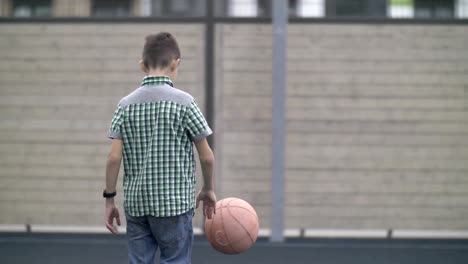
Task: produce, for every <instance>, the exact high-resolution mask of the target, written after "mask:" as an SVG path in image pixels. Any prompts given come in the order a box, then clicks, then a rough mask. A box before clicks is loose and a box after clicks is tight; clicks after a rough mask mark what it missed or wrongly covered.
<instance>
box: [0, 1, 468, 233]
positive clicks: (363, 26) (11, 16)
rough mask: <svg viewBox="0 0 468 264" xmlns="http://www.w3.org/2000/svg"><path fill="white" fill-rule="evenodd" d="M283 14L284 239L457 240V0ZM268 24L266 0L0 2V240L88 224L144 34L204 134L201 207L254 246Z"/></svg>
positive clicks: (466, 100)
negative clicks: (209, 160)
mask: <svg viewBox="0 0 468 264" xmlns="http://www.w3.org/2000/svg"><path fill="white" fill-rule="evenodd" d="M288 2H289V15H290V19H289V25H288V31H287V61H285V64H286V67H287V75H286V78H287V85H286V94H287V97H286V108H287V111H286V128H285V129H286V151H285V157H286V169H285V208H284V209H285V211H284V221H285V222H284V224H285V226H284V228H285V229H286V230H287V231H288V232H287V234H289V235H297V236H304V235H307V234H313V232H314V230H355V231H363V232H368V231H369V232H371V231H376V230H377V231H378V230H383V232H384V235H386V234H387V230H395V231H394V232H397V230H401V231H405V230H406V231H411V230H412V231H418V232H426V231H427V232H439V231H447V230H448V231H450V232H451V234H452V235H453V234H455V235H457V234H462V233H463V232H465V234H466V230H468V161H467V160H468V159H467V158H468V113H467V111H468V50H467V47H468V20H467V19H468V0H294V1H293V0H290V1H288ZM271 11H272V5H271V1H267V0H224V1H209V0H171V1H170V0H112V1H111V0H36V1H32V0H31V1H28V0H0V16H2V17H1V18H0V167H1V170H0V224H1V225H2V226H3V228H4V230H10V229H15V228H20V229H21V228H23V227H24V226H26V225H27V226H28V227H29V228H32V230H33V231H34V230H35V228H36V229H37V230H40V229H41V228H43V229H45V230H50V229H53V228H58V229H60V228H62V229H63V230H66V229H67V228H68V227H71V226H74V227H78V228H83V230H99V231H103V230H104V229H105V227H104V222H103V218H104V201H103V198H102V189H103V188H104V171H105V161H106V156H107V153H108V151H109V149H110V140H108V139H107V138H106V132H107V129H108V127H109V124H110V120H111V118H112V114H113V111H114V110H115V107H116V105H117V103H118V101H119V100H120V98H122V97H123V96H125V95H127V94H128V93H130V92H131V91H133V90H134V89H135V88H137V87H138V85H139V83H140V81H141V78H142V77H143V74H142V73H141V72H139V68H138V61H139V59H140V56H141V51H142V47H143V43H144V37H145V36H146V35H148V34H152V33H158V32H160V31H169V32H171V33H173V34H174V35H175V37H176V38H177V40H178V42H179V45H180V48H181V52H182V62H181V68H180V71H179V79H178V80H177V81H176V86H177V87H179V88H180V89H183V90H185V91H187V92H189V93H191V94H192V95H193V96H194V97H195V98H196V99H197V101H198V102H199V104H200V105H201V106H202V108H203V110H204V113H205V115H206V117H207V119H208V121H209V123H210V125H211V126H212V127H213V128H214V131H215V134H214V136H212V138H211V139H210V143H211V145H212V146H213V148H214V150H215V154H216V159H217V169H216V170H217V171H216V177H217V189H218V197H219V198H225V197H231V196H235V197H240V198H243V199H245V200H247V201H249V202H250V203H251V204H252V205H253V206H254V207H255V208H256V210H257V213H258V215H259V218H260V224H261V228H262V234H263V235H268V234H269V232H270V231H269V230H270V213H271V195H272V194H271V174H272V171H271V165H272V164H271V148H272V147H271V145H272V142H271V118H272V103H271V102H272V37H273V35H272V26H271V13H272V12H271ZM122 178H123V175H122V174H121V175H120V182H119V184H118V186H119V189H118V191H119V194H118V200H117V201H118V203H119V205H120V208H122V207H121V205H122V199H123V193H122ZM199 181H200V182H201V175H200V170H199ZM194 225H195V227H197V228H199V230H201V228H202V225H203V223H202V218H201V217H200V214H198V215H197V217H196V220H195V222H194ZM48 228H49V229H48ZM395 234H396V233H395Z"/></svg>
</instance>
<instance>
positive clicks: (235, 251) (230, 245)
mask: <svg viewBox="0 0 468 264" xmlns="http://www.w3.org/2000/svg"><path fill="white" fill-rule="evenodd" d="M229 202H231V201H229ZM229 202H228V204H227V205H226V207H227V206H229ZM221 208H222V207H221ZM228 212H229V209H228ZM229 213H230V212H229ZM221 225H222V226H223V231H224V234H225V235H226V238H227V240H228V241H229V243H228V245H229V247H230V248H231V249H232V251H234V253H236V254H239V253H240V252H237V250H235V249H234V248H233V247H232V244H231V239H229V237H228V233H227V232H226V229H225V228H224V221H223V210H221Z"/></svg>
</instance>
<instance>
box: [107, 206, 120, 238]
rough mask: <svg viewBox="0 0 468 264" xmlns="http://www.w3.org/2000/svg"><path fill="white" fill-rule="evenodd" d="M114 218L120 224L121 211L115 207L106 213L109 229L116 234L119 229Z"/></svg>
mask: <svg viewBox="0 0 468 264" xmlns="http://www.w3.org/2000/svg"><path fill="white" fill-rule="evenodd" d="M114 218H115V219H116V221H117V224H118V225H120V216H119V211H118V210H117V209H114V210H113V211H111V212H110V213H108V215H106V227H107V229H108V230H109V231H110V232H111V233H112V234H114V235H116V234H117V233H118V232H117V229H116V228H115V227H114V224H113V223H114Z"/></svg>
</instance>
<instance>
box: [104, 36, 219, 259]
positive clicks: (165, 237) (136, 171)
mask: <svg viewBox="0 0 468 264" xmlns="http://www.w3.org/2000/svg"><path fill="white" fill-rule="evenodd" d="M179 63H180V50H179V47H178V44H177V42H176V40H175V38H174V37H173V36H172V35H171V34H170V33H159V34H157V35H149V36H147V37H146V43H145V45H144V48H143V58H142V60H141V61H140V68H141V70H142V71H143V72H144V73H145V74H146V77H145V78H144V79H143V82H142V84H141V86H140V87H139V88H138V89H136V90H135V91H133V92H132V93H130V94H129V95H128V96H126V97H124V98H123V99H122V100H121V101H120V102H119V104H118V107H117V110H116V111H115V113H114V116H113V118H112V122H111V126H110V129H109V134H108V137H109V138H111V139H112V147H111V151H110V154H109V156H108V159H107V167H106V189H105V190H104V194H103V196H104V197H105V198H106V210H105V217H106V218H105V219H106V226H107V228H108V229H109V231H111V232H112V233H114V234H116V233H117V230H116V229H115V228H114V226H113V221H114V219H115V220H116V221H117V224H118V225H120V216H119V211H118V210H117V208H116V207H115V203H114V198H113V197H114V196H115V194H116V191H115V190H116V183H117V177H118V172H119V168H120V163H121V160H122V156H123V163H124V171H125V176H124V194H125V195H124V208H125V215H126V218H127V239H128V256H129V263H153V261H154V256H155V253H156V250H157V249H158V248H159V250H160V252H161V263H168V264H169V263H178V264H179V263H184V264H185V263H191V253H192V242H193V230H192V217H193V210H194V207H195V203H196V207H197V208H198V205H199V202H200V201H202V202H203V214H204V215H205V216H206V217H208V218H211V217H212V214H213V213H215V204H216V196H215V192H214V179H213V177H214V176H213V168H214V156H213V152H212V151H211V149H210V147H209V145H208V143H207V140H206V137H207V136H209V135H210V134H211V133H212V131H211V129H210V128H209V127H208V124H207V122H206V120H205V118H204V117H203V115H202V113H201V111H200V109H199V108H198V106H197V104H196V102H195V100H194V99H193V97H192V96H190V95H189V94H188V93H185V92H183V91H181V90H178V89H175V88H173V83H172V80H175V79H176V78H177V72H178V66H179ZM192 143H194V144H195V146H196V148H197V151H198V154H199V158H200V163H201V166H202V172H203V180H204V185H203V188H202V189H201V191H200V192H199V194H198V196H197V198H196V200H195V161H194V156H193V148H192V145H193V144H192ZM195 201H196V202H195Z"/></svg>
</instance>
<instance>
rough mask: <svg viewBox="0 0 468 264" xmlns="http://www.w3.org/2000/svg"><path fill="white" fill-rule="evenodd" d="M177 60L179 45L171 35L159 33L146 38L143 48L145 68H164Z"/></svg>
mask: <svg viewBox="0 0 468 264" xmlns="http://www.w3.org/2000/svg"><path fill="white" fill-rule="evenodd" d="M179 58H180V50H179V45H178V44H177V41H176V39H175V38H174V36H172V34H171V33H168V32H161V33H159V34H154V35H148V36H146V43H145V46H144V47H143V64H144V65H145V67H146V68H151V69H156V68H165V67H167V66H169V63H171V61H172V60H174V59H179Z"/></svg>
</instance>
